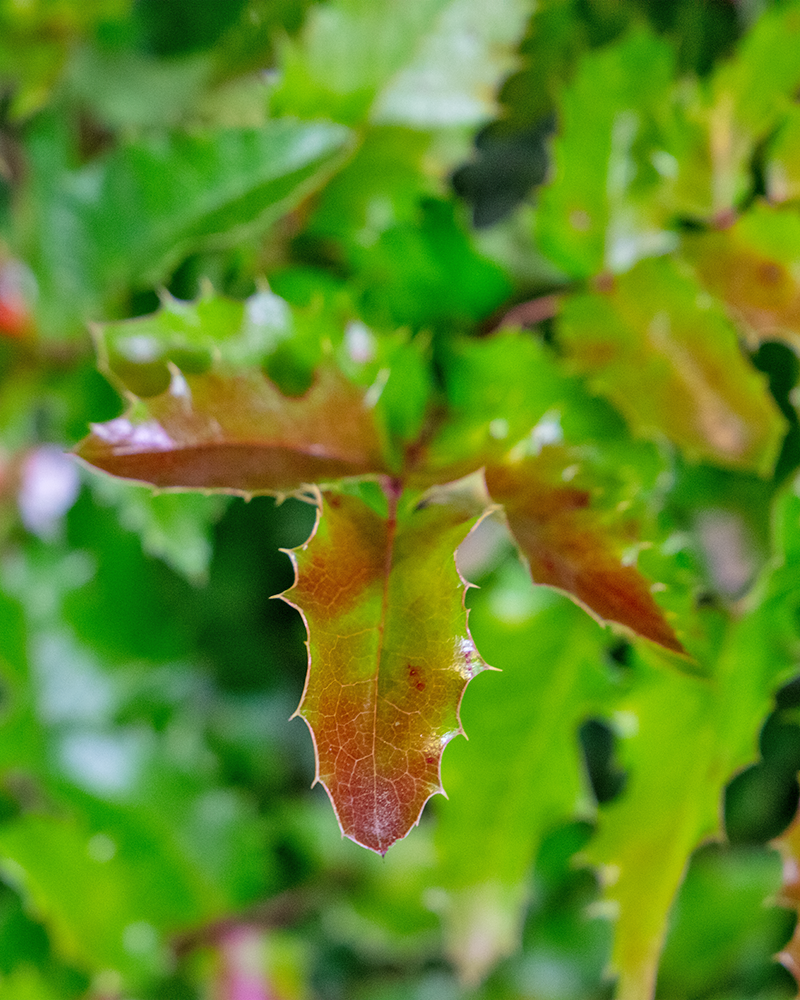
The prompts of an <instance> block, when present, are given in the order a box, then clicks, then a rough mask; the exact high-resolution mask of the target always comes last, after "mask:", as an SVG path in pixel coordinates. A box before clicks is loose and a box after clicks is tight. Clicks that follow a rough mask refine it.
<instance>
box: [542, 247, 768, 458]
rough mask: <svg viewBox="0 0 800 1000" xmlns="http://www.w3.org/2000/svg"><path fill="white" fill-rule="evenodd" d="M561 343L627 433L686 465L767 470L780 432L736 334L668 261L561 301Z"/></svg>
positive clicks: (645, 263) (765, 391)
mask: <svg viewBox="0 0 800 1000" xmlns="http://www.w3.org/2000/svg"><path fill="white" fill-rule="evenodd" d="M560 339H561V343H563V346H564V348H565V350H566V352H567V355H568V357H569V359H570V361H571V362H572V363H573V365H574V366H575V368H576V369H577V370H578V371H580V372H582V373H584V374H586V375H587V376H588V379H589V384H590V386H591V387H592V388H593V389H594V390H595V391H596V392H598V393H600V394H601V395H603V396H606V397H607V398H608V399H610V400H611V402H612V403H613V404H614V405H615V406H616V407H617V408H618V409H619V411H620V412H621V413H622V414H623V415H624V416H625V417H626V419H627V420H628V422H629V423H630V425H631V427H632V429H633V430H634V431H635V432H636V433H638V434H641V435H643V436H646V437H656V438H657V437H658V436H660V435H665V436H666V437H667V438H669V439H670V440H671V441H673V442H674V443H675V444H677V445H679V446H680V447H681V448H683V449H685V450H686V452H687V454H688V456H689V457H690V458H692V459H694V460H697V459H707V460H710V461H711V462H714V463H717V464H719V465H724V466H729V467H732V468H738V469H742V470H752V471H754V472H757V473H759V474H760V475H767V474H769V473H770V472H771V470H772V468H773V466H774V463H775V459H776V457H777V454H778V449H779V448H780V445H781V441H782V438H783V433H784V430H785V427H784V421H783V418H782V417H781V415H780V412H779V410H778V408H777V406H776V404H775V402H774V401H773V399H772V397H771V396H770V394H769V391H768V389H767V384H766V379H765V378H764V377H763V376H762V375H761V374H760V373H758V372H756V371H755V370H754V369H753V368H752V367H751V366H750V365H749V363H748V361H747V360H746V358H745V357H744V356H743V355H742V352H741V349H740V347H739V344H738V341H737V337H736V331H735V330H734V328H733V327H732V326H731V324H730V323H729V322H728V320H727V319H726V317H725V316H724V314H723V313H722V312H721V310H720V309H719V308H717V306H716V305H715V303H714V301H713V300H711V299H706V298H704V297H703V296H702V294H701V289H700V288H699V287H698V285H697V284H696V282H695V281H693V280H692V278H691V276H690V275H688V274H686V273H684V271H683V270H682V269H681V268H680V266H679V264H677V263H675V262H674V261H672V260H671V259H669V258H659V259H656V260H649V261H642V262H641V263H640V264H639V265H638V266H637V267H636V268H634V270H632V271H630V272H629V273H628V274H626V275H622V276H620V277H619V278H618V279H617V280H616V281H615V283H614V286H613V288H612V289H611V290H610V291H609V292H606V293H599V292H595V293H586V294H576V295H574V296H571V297H570V298H569V299H567V300H566V301H565V304H564V309H563V312H562V316H561V325H560Z"/></svg>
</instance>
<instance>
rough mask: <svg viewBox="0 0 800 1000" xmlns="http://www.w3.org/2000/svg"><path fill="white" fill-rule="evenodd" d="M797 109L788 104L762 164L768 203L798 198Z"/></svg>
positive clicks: (799, 146) (799, 144) (799, 149)
mask: <svg viewBox="0 0 800 1000" xmlns="http://www.w3.org/2000/svg"><path fill="white" fill-rule="evenodd" d="M798 157H800V109H798V108H797V107H796V105H792V106H791V107H790V108H789V109H788V110H787V112H786V120H785V121H784V123H783V125H782V126H781V128H780V130H779V132H778V134H777V136H776V137H775V139H774V141H773V142H771V143H770V144H769V147H768V149H767V154H766V162H765V164H764V173H765V182H766V187H767V194H768V195H769V199H770V201H772V202H784V201H791V202H796V201H798V200H800V170H798Z"/></svg>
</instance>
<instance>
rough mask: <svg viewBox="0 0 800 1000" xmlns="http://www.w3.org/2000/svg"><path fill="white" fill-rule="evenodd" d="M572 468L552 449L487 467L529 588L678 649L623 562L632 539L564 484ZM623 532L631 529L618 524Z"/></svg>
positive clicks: (643, 586) (647, 589) (647, 591)
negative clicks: (538, 586)
mask: <svg viewBox="0 0 800 1000" xmlns="http://www.w3.org/2000/svg"><path fill="white" fill-rule="evenodd" d="M570 469H571V470H572V471H573V472H577V471H578V470H577V468H576V465H575V455H574V454H570V452H569V451H567V450H565V449H561V448H557V447H550V448H544V449H543V450H542V452H541V454H540V455H538V456H536V457H534V458H529V459H527V460H524V461H522V462H519V463H516V464H511V463H507V464H505V465H493V466H490V467H489V468H487V470H486V485H487V487H488V490H489V493H490V495H491V497H492V499H493V500H495V501H496V502H497V503H501V504H503V505H504V509H505V513H506V518H507V520H508V524H509V527H510V528H511V532H512V534H513V535H514V538H515V539H516V541H517V544H518V545H519V547H520V550H521V551H522V553H523V555H524V557H525V559H526V561H527V563H528V566H529V568H530V573H531V576H532V578H533V581H534V583H544V584H547V585H548V586H551V587H556V588H558V589H559V590H562V591H564V592H565V593H566V594H568V595H569V596H570V597H572V598H573V599H575V600H576V601H578V603H579V604H581V605H582V606H583V607H585V608H587V609H588V610H589V611H590V612H592V613H593V614H594V615H596V616H597V617H598V618H600V620H601V621H611V622H616V623H617V624H620V625H624V626H626V627H627V628H629V629H631V630H632V631H633V632H634V633H635V634H636V635H641V636H644V637H645V638H647V639H651V640H652V641H653V642H656V643H658V644H659V645H661V646H664V647H665V648H667V649H671V650H674V651H676V652H683V647H682V646H681V644H680V642H679V641H678V638H677V637H676V635H675V632H674V631H673V628H672V626H671V625H670V623H669V622H668V621H667V619H666V617H665V615H664V612H663V611H662V610H661V609H660V608H659V606H658V604H656V602H655V600H654V599H653V594H652V590H651V584H650V583H649V582H648V581H647V580H646V578H645V577H643V576H642V574H641V573H640V572H639V571H638V570H637V568H636V566H635V565H632V564H631V563H629V562H626V561H624V560H623V551H622V550H623V549H624V546H625V543H626V542H627V544H628V545H629V546H630V545H632V544H635V541H636V538H635V535H633V536H632V537H628V538H627V539H625V538H624V536H623V537H622V538H619V537H617V538H615V530H616V531H617V532H619V531H620V526H619V525H618V524H616V523H615V522H614V520H611V522H610V523H609V521H608V518H607V517H606V518H604V517H603V515H602V514H601V513H599V512H598V511H597V510H596V509H594V510H593V509H592V502H591V494H590V493H589V492H588V491H587V490H586V489H584V488H581V487H580V486H578V485H576V484H573V483H570V482H569V481H565V479H564V473H565V472H568V470H570ZM622 527H623V529H624V528H625V527H628V530H630V527H629V526H625V525H624V522H623V524H622Z"/></svg>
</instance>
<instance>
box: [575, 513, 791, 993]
mask: <svg viewBox="0 0 800 1000" xmlns="http://www.w3.org/2000/svg"><path fill="white" fill-rule="evenodd" d="M787 502H788V504H789V506H790V507H791V509H792V510H793V511H796V510H797V503H798V501H797V497H796V496H795V497H789V498H787V499H785V500H784V504H786V503H787ZM795 573H796V567H795V565H794V563H792V565H791V566H783V567H780V568H778V569H776V570H773V571H772V573H771V574H770V573H768V574H767V575H766V577H765V578H764V579H762V581H761V585H760V586H759V588H757V590H756V592H755V597H754V599H753V601H752V604H751V606H750V608H749V610H748V613H745V614H744V616H743V617H742V618H740V620H739V621H732V622H730V623H729V624H728V627H727V629H726V630H725V631H724V633H723V634H722V636H721V637H720V640H719V641H718V646H717V655H716V658H715V661H716V662H714V663H713V664H711V665H710V668H711V669H710V673H711V676H710V677H705V678H702V677H692V676H690V675H688V674H685V673H678V672H677V671H675V670H674V669H672V668H671V667H670V666H668V665H667V663H666V662H665V661H664V660H663V659H662V658H661V657H660V655H659V654H658V653H657V652H656V651H655V650H654V649H653V650H645V649H644V648H642V649H641V650H640V656H639V657H638V658H637V660H636V663H635V665H634V671H635V673H634V678H633V679H634V684H633V685H632V687H631V689H630V692H629V694H628V695H627V696H626V697H625V698H624V699H622V700H621V701H620V703H619V705H618V708H617V712H616V715H615V717H614V718H615V720H616V726H617V730H618V733H619V735H620V737H621V748H620V757H621V761H622V763H623V765H624V766H625V767H626V769H627V770H628V780H627V783H626V788H625V793H624V794H623V795H622V796H620V797H619V798H618V799H616V800H614V801H613V802H611V803H610V804H608V805H607V806H604V807H602V808H601V812H600V818H599V821H598V829H597V834H596V836H595V838H594V839H593V840H592V841H591V842H590V844H589V846H588V848H587V850H586V852H585V855H586V859H587V860H588V861H589V862H591V863H592V864H596V865H599V866H601V873H602V874H603V877H604V881H605V895H606V898H607V899H608V900H609V901H611V902H612V903H613V906H614V910H615V912H616V914H617V923H616V934H615V943H614V953H613V964H614V967H615V969H616V971H618V972H619V975H620V984H619V989H618V997H619V1000H634V998H636V1000H639V998H641V997H643V996H649V995H651V993H652V990H653V987H654V985H655V977H656V972H657V969H658V961H659V955H660V952H661V948H662V945H663V941H664V936H665V933H666V928H667V919H668V916H669V912H670V907H671V906H672V901H673V898H674V896H675V894H676V892H677V890H678V887H679V886H680V884H681V881H682V879H683V874H684V871H685V869H686V865H687V862H688V859H689V856H690V855H691V853H692V851H693V850H694V849H695V848H696V847H697V846H698V845H699V844H700V843H701V842H702V841H703V840H704V839H706V838H708V837H714V836H719V833H720V830H719V819H720V802H721V796H722V790H723V787H724V785H725V783H726V782H727V781H728V780H730V778H731V776H732V775H733V774H734V773H735V772H736V771H737V770H738V769H740V768H742V767H744V766H745V765H746V764H748V763H749V762H750V761H752V760H753V758H754V757H755V756H756V739H757V734H758V729H759V727H760V725H761V721H762V719H763V718H764V715H765V714H766V712H767V710H768V708H769V704H770V699H771V696H772V694H773V692H774V690H775V689H776V687H777V686H778V685H779V684H781V683H782V682H784V681H785V680H787V679H788V678H789V677H790V676H791V675H792V673H793V671H794V669H795V668H794V666H793V664H794V650H795V648H796V642H797V635H796V624H795V621H796V619H795V617H794V616H795V614H796V612H795V608H796V606H797V600H798V596H797V589H796V585H795V582H794V574H795Z"/></svg>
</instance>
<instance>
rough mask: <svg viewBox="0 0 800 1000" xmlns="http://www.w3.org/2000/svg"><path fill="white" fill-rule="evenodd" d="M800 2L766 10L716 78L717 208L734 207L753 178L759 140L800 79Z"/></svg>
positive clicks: (712, 145)
mask: <svg viewBox="0 0 800 1000" xmlns="http://www.w3.org/2000/svg"><path fill="white" fill-rule="evenodd" d="M798 41H800V5H798V4H797V2H790V3H786V4H782V5H780V6H779V7H775V8H773V9H772V10H769V11H766V12H765V14H764V16H763V17H761V18H760V19H759V20H758V22H757V23H756V25H755V26H754V28H753V30H752V31H751V32H750V33H749V35H747V37H746V38H745V39H744V40H743V43H742V45H741V48H740V49H739V51H738V52H737V53H736V55H735V56H734V57H733V58H732V59H730V60H729V61H728V62H727V63H723V64H722V65H721V66H720V68H719V69H718V70H717V72H716V74H715V75H714V78H713V80H712V83H711V89H710V100H709V111H708V119H707V122H708V124H707V127H708V156H709V159H710V162H711V165H712V178H713V179H712V192H713V194H712V197H713V202H714V208H715V210H716V211H717V212H721V211H725V210H730V209H732V208H734V207H735V206H736V205H737V204H738V202H739V200H740V199H741V197H742V196H743V195H744V194H746V193H747V191H748V188H749V187H750V185H751V183H752V181H751V177H750V159H751V156H752V154H753V150H754V149H755V147H756V144H757V143H758V142H759V141H760V140H762V139H764V138H766V137H767V136H768V135H769V134H770V132H771V131H772V130H773V129H774V128H775V127H776V125H778V124H779V123H780V122H781V120H782V119H783V118H785V116H786V115H787V114H788V112H789V110H790V107H791V104H792V102H793V101H794V96H795V93H796V91H797V87H798V85H800V55H798V51H799V50H798Z"/></svg>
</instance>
